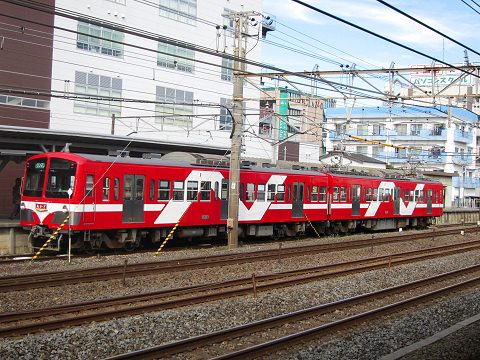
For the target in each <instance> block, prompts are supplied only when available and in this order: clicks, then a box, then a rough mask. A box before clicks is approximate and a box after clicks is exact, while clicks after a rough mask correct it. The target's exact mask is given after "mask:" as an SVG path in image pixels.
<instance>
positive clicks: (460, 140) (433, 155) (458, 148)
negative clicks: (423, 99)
mask: <svg viewBox="0 0 480 360" xmlns="http://www.w3.org/2000/svg"><path fill="white" fill-rule="evenodd" d="M325 117H326V124H325V128H326V129H327V130H328V131H327V137H326V139H325V145H326V148H327V151H331V150H334V149H335V150H341V149H342V148H343V149H344V150H345V151H347V152H350V153H358V154H364V155H367V156H371V157H374V158H376V159H378V160H381V161H385V162H386V163H387V164H389V166H391V167H394V168H404V169H405V170H406V171H408V172H419V171H442V172H446V173H455V174H456V176H455V177H454V178H453V181H452V192H451V194H452V196H451V199H446V205H447V206H450V205H462V206H463V205H466V206H472V205H474V204H475V200H476V199H477V197H476V194H475V189H476V188H477V187H479V185H480V180H479V173H478V171H477V169H476V162H475V160H476V157H477V154H476V136H475V126H476V124H477V121H478V118H477V115H476V114H474V113H472V112H470V111H468V110H465V109H460V108H454V107H451V108H450V109H448V107H438V108H426V107H419V106H398V107H371V108H367V107H365V108H354V109H353V111H352V113H351V115H350V117H349V118H348V117H347V111H345V109H343V108H337V109H326V110H325ZM350 135H353V136H356V137H360V138H361V139H367V140H375V141H379V142H383V143H387V144H393V145H398V146H401V147H404V148H401V147H397V148H394V147H388V146H383V145H377V144H373V143H372V142H368V141H362V140H358V139H353V138H351V137H350Z"/></svg>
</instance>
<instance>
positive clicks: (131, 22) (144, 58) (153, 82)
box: [51, 0, 271, 156]
mask: <svg viewBox="0 0 480 360" xmlns="http://www.w3.org/2000/svg"><path fill="white" fill-rule="evenodd" d="M156 4H157V3H151V4H150V3H142V2H131V1H127V2H126V5H122V4H118V3H115V2H111V1H100V0H96V1H89V2H88V3H84V2H76V1H72V0H58V1H57V6H59V7H62V8H68V9H69V10H71V11H75V12H78V13H82V14H86V15H90V16H93V17H96V18H101V19H105V20H106V21H111V22H113V23H115V24H118V25H119V26H125V27H131V28H133V29H134V30H135V31H137V30H138V31H140V30H141V31H144V32H148V33H151V34H159V35H161V36H165V37H169V38H173V39H179V40H181V41H185V42H189V43H193V44H195V45H198V46H203V47H205V48H209V49H212V48H213V49H216V48H218V51H219V53H222V52H223V51H224V50H225V52H227V53H230V54H232V52H233V42H232V38H231V34H224V33H223V31H221V32H220V33H217V30H216V29H215V25H214V24H219V25H223V24H224V17H222V14H223V13H224V9H230V10H235V11H240V10H244V11H249V10H255V11H257V12H261V2H257V1H253V0H249V1H244V2H242V3H241V4H243V6H241V4H240V3H237V2H235V3H232V2H230V1H227V0H216V1H206V0H198V1H197V17H198V18H199V20H197V21H196V22H195V23H194V24H188V23H184V22H180V21H177V20H175V19H171V18H167V17H165V16H161V15H160V10H159V9H158V5H156ZM150 5H153V6H150ZM205 20H206V21H207V23H206V21H205ZM55 21H56V23H57V24H58V26H60V27H65V28H68V29H72V30H75V31H76V30H77V25H78V24H77V22H76V21H74V20H71V19H66V18H62V17H59V16H57V17H56V18H55ZM253 30H254V29H252V31H253ZM218 34H220V37H217V35H218ZM224 40H225V41H224ZM124 42H125V43H126V44H134V45H135V46H136V47H135V48H132V47H130V46H124V47H123V51H124V55H123V56H122V57H115V56H109V55H103V54H98V53H95V52H92V51H87V50H83V49H79V48H77V42H76V34H71V33H67V32H63V31H60V30H56V31H55V43H54V47H55V50H54V58H55V61H54V66H53V80H52V88H54V89H55V90H58V91H64V90H65V89H67V90H68V91H70V92H73V91H74V88H75V71H79V72H82V73H86V74H87V76H88V74H95V75H100V76H107V77H110V78H112V79H121V81H122V93H121V96H122V97H123V98H129V99H135V100H138V101H139V102H131V103H127V102H122V108H121V114H120V116H119V117H117V119H116V122H115V134H118V135H127V134H130V136H132V137H138V138H149V139H161V140H169V141H182V142H187V143H195V144H199V143H201V144H204V145H205V146H208V145H209V144H215V145H220V144H221V145H229V144H230V128H224V129H222V128H221V126H220V121H219V119H220V108H219V107H218V104H220V103H221V98H227V99H231V98H232V93H233V84H232V82H231V81H226V80H222V78H221V71H220V66H221V64H222V59H221V58H220V57H217V56H212V55H207V54H204V53H202V52H200V51H195V60H196V61H197V62H196V63H195V64H194V71H193V73H189V72H185V71H180V70H178V69H173V68H165V67H161V66H158V65H157V53H156V50H157V49H158V43H157V42H156V41H154V40H150V39H145V38H141V37H137V36H134V35H131V34H125V36H124ZM255 42H256V40H255V41H254V39H249V40H248V45H247V47H248V49H249V50H251V51H249V54H248V56H249V59H251V60H259V59H260V48H261V47H260V46H256V47H254V45H255ZM225 45H226V48H225ZM252 49H253V50H252ZM150 50H154V51H150ZM202 61H204V62H208V63H214V64H216V65H217V66H211V65H207V64H203V63H201V62H202ZM248 69H249V66H248V65H247V70H248ZM256 70H257V69H255V71H256ZM252 71H253V69H252ZM157 87H164V88H172V89H176V90H179V91H187V92H193V100H194V102H195V103H198V104H209V103H210V104H217V106H213V107H207V106H194V117H193V124H192V126H189V127H188V128H186V127H185V126H183V127H182V126H173V125H168V124H165V123H164V122H163V121H162V118H156V119H155V118H154V115H155V104H154V102H155V101H156V90H157ZM258 94H259V92H258V90H257V89H256V88H255V87H253V86H251V85H248V84H247V85H246V86H245V90H244V97H246V98H258ZM142 101H147V102H150V103H148V104H142V103H141V102H142ZM74 105H75V102H74V101H72V100H71V99H54V100H52V105H51V108H52V110H51V111H52V114H51V128H52V129H55V130H69V129H71V128H72V127H74V128H75V129H77V130H78V131H89V132H94V133H99V134H102V133H105V134H109V133H110V132H111V123H112V121H111V117H110V116H98V115H87V114H81V113H78V112H76V110H75V108H74ZM245 107H246V108H247V109H248V110H247V112H248V113H250V114H257V115H249V116H248V117H247V119H246V121H245V122H246V125H250V124H254V125H255V124H256V125H257V127H258V101H247V102H246V103H245ZM122 117H123V118H122ZM245 137H246V139H245V142H246V149H247V152H249V155H251V156H256V155H258V154H261V155H265V151H266V149H265V148H263V147H261V146H258V144H257V142H258V141H256V139H254V140H252V139H251V136H250V135H248V134H247V135H246V136H245ZM249 145H252V146H249ZM268 150H269V151H270V153H269V155H271V150H270V149H268Z"/></svg>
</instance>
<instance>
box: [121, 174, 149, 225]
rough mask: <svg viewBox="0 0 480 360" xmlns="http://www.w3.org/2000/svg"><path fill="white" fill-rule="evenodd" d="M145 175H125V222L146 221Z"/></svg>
mask: <svg viewBox="0 0 480 360" xmlns="http://www.w3.org/2000/svg"><path fill="white" fill-rule="evenodd" d="M144 194H145V176H143V175H125V176H124V177H123V218H122V220H123V222H124V223H141V222H143V221H144V217H143V216H144V213H143V211H144V200H143V197H144Z"/></svg>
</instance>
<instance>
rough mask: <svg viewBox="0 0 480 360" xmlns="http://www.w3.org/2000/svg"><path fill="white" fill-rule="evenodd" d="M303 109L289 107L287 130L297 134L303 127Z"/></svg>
mask: <svg viewBox="0 0 480 360" xmlns="http://www.w3.org/2000/svg"><path fill="white" fill-rule="evenodd" d="M302 116H303V111H302V110H299V109H292V108H289V109H288V123H289V124H287V131H288V132H289V133H290V134H296V133H298V132H299V131H300V130H301V129H302Z"/></svg>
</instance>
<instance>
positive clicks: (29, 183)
mask: <svg viewBox="0 0 480 360" xmlns="http://www.w3.org/2000/svg"><path fill="white" fill-rule="evenodd" d="M46 167H47V159H46V158H42V159H37V160H30V161H28V162H27V174H26V178H25V187H24V189H23V195H25V196H42V189H43V184H44V179H45V168H46Z"/></svg>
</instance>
